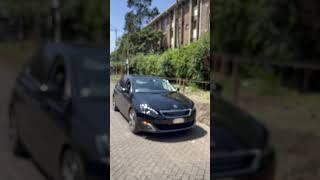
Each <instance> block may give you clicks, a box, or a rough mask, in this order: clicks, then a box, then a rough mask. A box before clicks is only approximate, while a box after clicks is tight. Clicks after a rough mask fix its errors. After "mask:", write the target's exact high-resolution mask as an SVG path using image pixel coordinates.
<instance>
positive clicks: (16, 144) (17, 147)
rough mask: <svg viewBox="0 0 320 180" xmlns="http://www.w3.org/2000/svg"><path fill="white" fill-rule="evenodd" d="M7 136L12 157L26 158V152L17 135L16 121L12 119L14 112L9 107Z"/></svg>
mask: <svg viewBox="0 0 320 180" xmlns="http://www.w3.org/2000/svg"><path fill="white" fill-rule="evenodd" d="M8 131H9V132H8V135H9V143H10V148H11V151H12V152H13V154H14V155H16V156H19V157H28V151H27V149H26V148H25V146H24V145H23V143H22V141H21V138H20V135H19V130H18V126H17V121H16V119H15V118H14V112H13V109H12V107H10V110H9V128H8Z"/></svg>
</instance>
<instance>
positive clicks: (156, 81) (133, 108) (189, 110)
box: [113, 75, 196, 133]
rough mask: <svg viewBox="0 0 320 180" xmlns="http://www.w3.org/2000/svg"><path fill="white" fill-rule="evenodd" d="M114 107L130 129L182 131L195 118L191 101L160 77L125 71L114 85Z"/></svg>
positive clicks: (137, 130)
mask: <svg viewBox="0 0 320 180" xmlns="http://www.w3.org/2000/svg"><path fill="white" fill-rule="evenodd" d="M113 108H114V110H119V111H120V112H121V113H122V114H123V116H124V117H125V118H126V119H127V120H128V121H129V128H130V130H131V131H132V132H133V133H138V132H141V131H143V132H152V133H161V132H173V131H182V130H187V129H190V128H192V127H193V126H194V125H195V122H196V109H195V107H194V103H193V102H192V101H191V100H190V99H189V98H187V97H186V96H184V95H183V94H181V93H179V92H178V91H177V89H176V88H175V87H174V86H173V85H172V84H170V82H169V81H168V80H166V79H163V78H159V77H153V76H134V75H124V76H123V77H122V78H121V79H120V81H119V82H118V83H117V84H116V87H115V88H114V93H113Z"/></svg>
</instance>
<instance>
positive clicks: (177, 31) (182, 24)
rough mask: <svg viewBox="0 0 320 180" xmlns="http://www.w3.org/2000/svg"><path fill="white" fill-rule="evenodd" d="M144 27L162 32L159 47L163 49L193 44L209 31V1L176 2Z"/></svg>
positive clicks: (181, 0)
mask: <svg viewBox="0 0 320 180" xmlns="http://www.w3.org/2000/svg"><path fill="white" fill-rule="evenodd" d="M146 27H153V28H156V29H159V30H161V31H162V32H163V36H162V39H161V41H160V44H159V45H160V47H161V48H164V49H167V48H176V47H179V46H181V45H185V44H189V43H191V42H194V41H196V40H198V39H199V37H200V36H201V35H202V34H203V33H205V32H209V31H210V0H177V2H175V3H174V4H173V5H171V6H170V7H169V8H168V9H167V10H165V11H164V12H163V13H161V14H159V15H158V16H157V17H155V18H154V19H153V20H152V21H151V22H150V23H149V24H148V25H147V26H146Z"/></svg>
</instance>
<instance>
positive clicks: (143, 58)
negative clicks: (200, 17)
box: [130, 34, 210, 81]
mask: <svg viewBox="0 0 320 180" xmlns="http://www.w3.org/2000/svg"><path fill="white" fill-rule="evenodd" d="M209 61H210V37H209V34H204V35H203V36H202V37H201V38H200V39H199V40H198V41H196V42H194V43H191V44H189V45H186V46H183V47H181V48H177V49H168V50H166V51H165V52H163V53H162V54H148V55H144V54H137V55H136V56H134V57H132V58H131V59H130V66H131V68H130V70H131V72H132V73H133V74H140V75H155V76H164V77H176V78H184V79H189V80H197V81H201V80H203V81H208V80H209V72H210V67H209Z"/></svg>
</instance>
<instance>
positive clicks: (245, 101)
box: [239, 94, 320, 180]
mask: <svg viewBox="0 0 320 180" xmlns="http://www.w3.org/2000/svg"><path fill="white" fill-rule="evenodd" d="M319 97H320V95H299V94H295V95H292V96H290V97H272V96H265V97H250V95H247V96H242V97H241V98H240V101H239V105H240V107H242V108H243V109H245V110H247V111H249V112H250V113H252V114H253V115H254V116H255V117H257V118H258V119H259V120H261V121H262V122H263V123H264V124H265V125H266V126H267V128H268V129H269V130H270V133H271V143H272V144H273V145H274V146H275V149H276V152H277V179H276V180H318V179H320V153H319V150H320V131H319V130H320V111H319V110H320V109H319V106H318V104H319V102H320V101H319V100H320V98H319Z"/></svg>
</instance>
